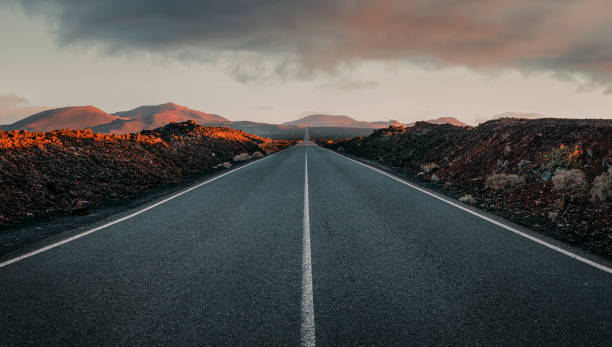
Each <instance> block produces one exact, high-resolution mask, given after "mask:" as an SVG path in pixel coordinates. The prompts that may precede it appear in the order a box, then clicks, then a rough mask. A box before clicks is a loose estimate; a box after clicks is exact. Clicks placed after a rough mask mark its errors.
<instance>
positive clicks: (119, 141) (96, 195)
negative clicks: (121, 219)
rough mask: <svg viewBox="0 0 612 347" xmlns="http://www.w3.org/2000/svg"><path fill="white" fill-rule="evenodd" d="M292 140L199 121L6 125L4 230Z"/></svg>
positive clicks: (0, 173)
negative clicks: (145, 125) (108, 126)
mask: <svg viewBox="0 0 612 347" xmlns="http://www.w3.org/2000/svg"><path fill="white" fill-rule="evenodd" d="M292 144H293V143H292V142H290V141H283V140H270V139H267V138H263V137H259V136H256V135H251V134H248V133H245V132H243V131H239V130H233V129H229V128H226V127H202V126H200V125H197V124H196V123H195V122H193V121H188V122H184V123H171V124H168V125H166V126H164V127H162V128H158V129H154V130H145V131H142V132H140V133H135V134H125V135H107V134H100V133H95V132H92V131H91V130H59V131H51V132H46V133H43V132H28V131H24V130H21V131H0V191H1V192H2V194H0V229H7V228H10V227H14V226H16V225H20V224H22V223H24V222H28V221H33V220H36V219H48V218H51V217H53V216H60V215H67V214H75V215H76V214H84V213H87V211H88V210H89V209H91V208H93V207H96V206H97V205H99V204H101V203H104V202H108V201H113V200H114V201H116V200H121V199H126V198H128V197H130V196H131V195H133V194H135V193H139V192H143V191H146V190H148V189H151V188H154V187H158V186H162V185H166V184H172V183H177V182H181V181H182V180H185V179H186V178H189V177H193V176H194V175H202V174H207V173H212V172H214V171H215V170H222V169H224V168H229V167H231V166H232V165H234V164H235V163H236V162H239V161H245V160H250V159H252V158H261V157H264V156H265V155H269V154H271V153H273V152H276V151H278V150H281V149H284V148H286V147H288V146H291V145H292Z"/></svg>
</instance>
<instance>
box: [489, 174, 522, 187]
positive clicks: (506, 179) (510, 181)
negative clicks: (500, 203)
mask: <svg viewBox="0 0 612 347" xmlns="http://www.w3.org/2000/svg"><path fill="white" fill-rule="evenodd" d="M524 181H525V180H524V178H523V177H522V176H519V175H515V174H509V175H508V174H493V175H491V176H489V177H487V180H486V182H485V184H486V186H487V187H488V188H491V189H494V190H500V189H506V188H508V187H515V186H518V185H520V184H522V183H523V182H524Z"/></svg>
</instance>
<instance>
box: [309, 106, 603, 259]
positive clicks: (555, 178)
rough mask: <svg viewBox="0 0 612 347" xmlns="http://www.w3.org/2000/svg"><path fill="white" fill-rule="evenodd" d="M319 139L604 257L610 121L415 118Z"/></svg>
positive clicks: (326, 144)
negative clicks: (468, 123)
mask: <svg viewBox="0 0 612 347" xmlns="http://www.w3.org/2000/svg"><path fill="white" fill-rule="evenodd" d="M321 143H323V144H324V145H325V146H327V147H329V148H331V149H333V150H336V151H339V152H344V153H348V154H351V155H354V156H356V157H361V158H365V159H368V160H372V161H375V162H378V163H380V164H382V165H384V166H385V167H388V168H389V169H391V170H394V171H396V172H397V173H399V174H402V175H405V176H406V177H408V178H410V179H413V180H415V181H417V182H419V183H421V184H423V185H426V186H428V187H430V188H432V189H434V190H438V191H441V192H444V193H446V194H448V195H450V196H452V197H455V198H458V199H459V200H461V201H463V202H465V203H468V204H472V205H474V206H477V207H479V208H481V209H484V210H488V211H491V212H493V213H496V214H498V215H501V216H503V217H505V218H508V219H510V220H512V221H514V222H516V223H518V224H522V225H525V226H528V227H529V228H531V229H533V230H536V231H538V232H541V233H544V234H546V235H549V236H552V237H555V238H557V239H560V240H563V241H565V242H568V243H571V244H575V245H580V246H582V247H584V248H585V249H588V250H590V251H592V252H594V253H598V254H600V255H604V256H606V257H608V258H612V120H578V119H535V120H527V119H513V118H504V119H498V120H492V121H488V122H486V123H483V124H480V125H479V126H477V127H474V128H470V127H456V126H451V125H448V124H446V125H435V124H430V123H426V122H417V123H416V124H415V125H414V126H413V127H408V128H406V127H389V128H386V129H380V130H376V131H374V132H373V133H372V134H371V135H369V136H366V137H358V138H353V139H346V140H340V141H333V140H329V141H324V142H323V141H322V142H321Z"/></svg>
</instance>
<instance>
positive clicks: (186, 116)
mask: <svg viewBox="0 0 612 347" xmlns="http://www.w3.org/2000/svg"><path fill="white" fill-rule="evenodd" d="M187 120H193V121H195V122H196V123H198V124H200V125H215V126H227V127H230V128H233V129H238V130H244V131H246V132H249V133H252V134H255V135H259V136H265V137H270V138H301V137H302V136H303V135H304V128H306V127H307V128H310V129H311V130H310V135H311V136H313V137H316V136H320V137H355V136H363V135H368V134H369V133H370V132H371V131H372V130H373V129H379V128H386V127H388V126H390V125H393V126H402V125H404V124H402V123H400V122H398V121H395V120H389V121H378V122H365V121H358V120H355V119H353V118H351V117H348V116H342V115H326V114H314V115H310V116H306V117H303V118H300V119H297V120H294V121H291V122H286V123H284V124H269V123H259V122H250V121H237V122H232V121H230V120H229V119H227V118H224V117H221V116H219V115H216V114H210V113H205V112H201V111H198V110H193V109H190V108H187V107H185V106H181V105H177V104H174V103H166V104H161V105H155V106H140V107H137V108H135V109H132V110H129V111H122V112H115V113H113V114H109V113H106V112H104V111H102V110H100V109H98V108H96V107H93V106H72V107H62V108H56V109H51V110H46V111H43V112H40V113H37V114H34V115H31V116H29V117H26V118H24V119H22V120H20V121H17V122H15V123H13V124H10V125H5V126H0V130H19V129H23V130H28V131H52V130H57V129H87V128H91V129H92V130H93V131H95V132H100V133H110V134H125V133H135V132H139V131H141V130H150V129H155V128H159V127H162V126H164V125H166V124H168V123H170V122H184V121H187ZM428 122H430V123H435V124H443V123H449V124H452V125H457V126H466V124H465V123H462V122H460V121H459V120H457V119H455V118H452V117H443V118H438V119H434V120H429V121H428ZM411 125H412V124H407V126H411Z"/></svg>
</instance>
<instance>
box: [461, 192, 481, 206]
mask: <svg viewBox="0 0 612 347" xmlns="http://www.w3.org/2000/svg"><path fill="white" fill-rule="evenodd" d="M459 201H461V202H464V203H466V204H470V205H476V203H477V201H476V199H475V198H474V197H473V196H472V194H465V195H464V196H462V197H460V198H459Z"/></svg>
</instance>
